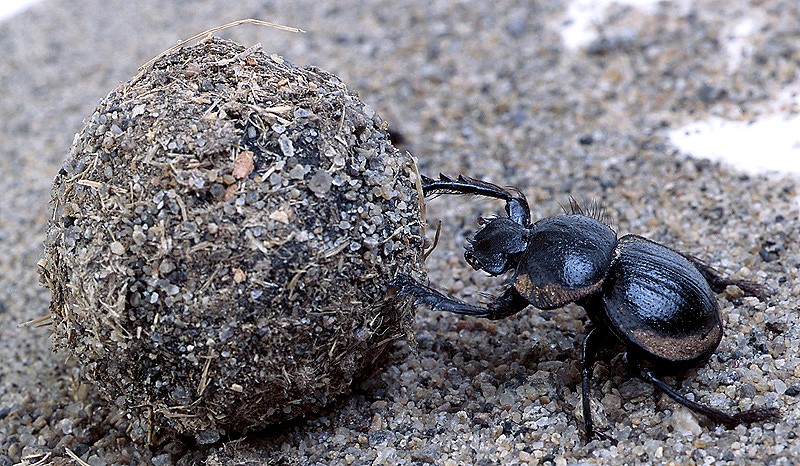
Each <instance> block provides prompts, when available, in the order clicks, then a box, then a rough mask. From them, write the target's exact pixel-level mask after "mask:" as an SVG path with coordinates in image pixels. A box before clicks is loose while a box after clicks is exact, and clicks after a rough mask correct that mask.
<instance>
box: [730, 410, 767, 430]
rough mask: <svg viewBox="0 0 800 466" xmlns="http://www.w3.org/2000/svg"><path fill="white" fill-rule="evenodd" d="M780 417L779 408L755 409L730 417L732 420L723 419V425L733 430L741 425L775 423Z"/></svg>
mask: <svg viewBox="0 0 800 466" xmlns="http://www.w3.org/2000/svg"><path fill="white" fill-rule="evenodd" d="M779 415H780V410H779V409H778V408H766V407H761V408H753V409H748V410H747V411H742V412H741V413H736V414H733V415H731V416H730V419H722V420H721V422H722V424H724V425H725V427H727V428H729V429H733V428H734V427H736V426H738V425H740V424H750V423H753V422H762V421H773V420H776V419H777V418H778V416H779Z"/></svg>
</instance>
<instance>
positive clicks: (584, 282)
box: [514, 215, 617, 309]
mask: <svg viewBox="0 0 800 466" xmlns="http://www.w3.org/2000/svg"><path fill="white" fill-rule="evenodd" d="M616 241H617V238H616V234H615V233H614V231H613V230H612V229H611V228H609V227H608V226H607V225H605V224H603V223H601V222H599V221H597V220H595V219H594V218H591V217H587V216H585V215H560V216H557V217H549V218H545V219H542V220H540V221H538V222H536V223H535V224H534V225H533V226H532V227H531V232H530V234H529V236H528V247H527V249H526V250H525V252H524V254H523V256H522V259H521V260H520V263H519V265H518V267H517V275H516V277H515V278H514V287H515V288H516V289H517V291H518V292H519V293H520V294H521V295H522V296H523V297H524V298H525V299H527V300H528V301H529V302H530V303H531V304H533V305H534V306H536V307H538V308H539V309H555V308H558V307H562V306H564V305H565V304H567V303H571V302H574V301H576V300H579V299H581V298H583V297H585V296H588V295H590V294H592V293H596V292H597V291H598V290H599V289H600V287H601V286H602V284H603V278H604V277H605V274H606V270H607V269H608V266H609V263H610V262H611V257H612V252H613V250H614V245H615V244H616Z"/></svg>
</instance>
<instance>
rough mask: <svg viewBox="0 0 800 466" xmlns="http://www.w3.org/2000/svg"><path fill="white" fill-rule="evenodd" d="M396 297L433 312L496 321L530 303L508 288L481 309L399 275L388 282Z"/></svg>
mask: <svg viewBox="0 0 800 466" xmlns="http://www.w3.org/2000/svg"><path fill="white" fill-rule="evenodd" d="M389 287H390V288H393V289H394V293H395V295H397V296H413V297H414V303H415V304H422V303H424V304H427V305H428V306H430V308H431V309H432V310H434V311H450V312H454V313H456V314H462V315H468V316H473V317H483V318H486V319H492V320H498V319H503V318H505V317H508V316H510V315H512V314H516V313H517V312H519V311H521V310H523V309H525V308H526V307H527V306H528V305H529V304H530V303H528V301H527V300H526V299H525V298H523V297H522V296H520V294H519V293H518V292H517V290H515V289H514V287H513V286H512V287H509V288H507V289H506V291H504V292H503V294H501V295H500V296H497V297H496V298H494V300H492V301H491V302H490V303H489V304H488V306H486V307H481V306H475V305H473V304H468V303H465V302H462V301H458V300H456V299H454V298H451V297H449V296H445V295H444V294H442V293H441V292H439V291H436V290H434V289H433V288H430V287H428V286H425V285H423V284H421V283H419V282H417V281H416V280H414V279H413V278H411V277H408V276H405V275H399V276H398V277H397V278H395V279H394V280H392V281H390V282H389Z"/></svg>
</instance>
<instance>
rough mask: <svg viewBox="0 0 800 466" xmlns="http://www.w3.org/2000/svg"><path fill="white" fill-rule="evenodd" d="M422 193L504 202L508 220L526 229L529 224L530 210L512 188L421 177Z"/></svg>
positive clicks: (465, 179) (441, 176) (463, 178)
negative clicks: (485, 198) (484, 198)
mask: <svg viewBox="0 0 800 466" xmlns="http://www.w3.org/2000/svg"><path fill="white" fill-rule="evenodd" d="M422 192H423V193H424V194H425V196H429V195H430V196H436V195H438V194H474V195H477V196H486V197H492V198H495V199H502V200H504V201H506V213H507V214H508V216H509V218H511V219H512V220H514V221H515V222H517V223H519V224H520V225H522V226H524V227H527V226H528V225H530V223H531V209H530V207H528V201H527V199H525V195H524V194H522V193H521V192H520V191H518V190H516V189H514V188H503V187H501V186H498V185H496V184H493V183H489V182H487V181H482V180H479V179H476V178H470V177H468V176H464V175H459V177H458V178H457V179H453V178H450V177H449V176H447V175H444V174H441V173H440V174H439V179H433V178H429V177H427V176H425V175H422Z"/></svg>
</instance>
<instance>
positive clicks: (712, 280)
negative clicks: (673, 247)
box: [681, 254, 767, 301]
mask: <svg viewBox="0 0 800 466" xmlns="http://www.w3.org/2000/svg"><path fill="white" fill-rule="evenodd" d="M681 255H682V256H683V257H685V258H686V259H687V260H688V261H689V262H691V263H692V265H693V266H694V268H696V269H697V270H698V271H699V272H700V274H701V275H703V278H705V279H706V281H707V282H708V285H709V286H710V287H711V289H712V290H714V292H715V293H722V292H723V291H725V288H727V287H728V285H735V286H737V287H739V289H740V290H742V291H743V292H744V294H745V295H747V296H755V297H756V298H758V299H759V301H765V300H766V299H767V291H766V289H765V288H764V287H763V286H761V285H759V284H758V283H755V282H751V281H748V280H733V279H731V278H728V277H726V276H725V275H723V274H722V272H720V271H719V270H717V269H715V268H714V267H711V266H710V265H708V264H706V263H705V262H703V261H701V260H700V259H698V258H696V257H694V256H692V255H690V254H681Z"/></svg>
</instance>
